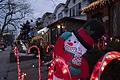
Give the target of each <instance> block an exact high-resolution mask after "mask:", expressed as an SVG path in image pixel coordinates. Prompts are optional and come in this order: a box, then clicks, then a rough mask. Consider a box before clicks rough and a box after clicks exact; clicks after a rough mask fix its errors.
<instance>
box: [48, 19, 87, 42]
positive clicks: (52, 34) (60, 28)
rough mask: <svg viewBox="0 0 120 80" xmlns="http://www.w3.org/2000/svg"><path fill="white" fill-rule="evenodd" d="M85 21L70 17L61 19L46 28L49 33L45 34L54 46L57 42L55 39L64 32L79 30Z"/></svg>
mask: <svg viewBox="0 0 120 80" xmlns="http://www.w3.org/2000/svg"><path fill="white" fill-rule="evenodd" d="M85 22H86V21H85V20H80V19H74V18H70V17H64V18H62V19H59V20H58V21H56V22H54V23H52V24H51V25H49V26H48V28H49V31H48V33H47V35H48V41H49V42H51V43H52V44H54V43H55V42H56V40H57V38H58V37H59V36H60V35H61V34H62V33H63V32H65V31H69V32H71V31H73V30H77V29H78V28H80V27H81V26H82V25H83V24H84V23H85Z"/></svg>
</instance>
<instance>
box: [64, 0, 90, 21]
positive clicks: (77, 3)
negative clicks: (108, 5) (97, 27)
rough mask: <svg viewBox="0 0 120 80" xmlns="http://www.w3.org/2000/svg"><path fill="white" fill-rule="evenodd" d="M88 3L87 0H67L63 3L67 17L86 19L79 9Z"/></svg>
mask: <svg viewBox="0 0 120 80" xmlns="http://www.w3.org/2000/svg"><path fill="white" fill-rule="evenodd" d="M88 3H89V1H88V0H67V1H66V5H65V13H66V14H67V17H72V18H75V19H82V20H87V16H86V14H81V12H80V9H81V8H83V7H85V6H87V5H88Z"/></svg>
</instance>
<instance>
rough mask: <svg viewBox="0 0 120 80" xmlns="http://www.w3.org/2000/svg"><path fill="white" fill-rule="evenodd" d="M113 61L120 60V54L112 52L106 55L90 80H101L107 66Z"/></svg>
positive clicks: (97, 65) (96, 66)
mask: <svg viewBox="0 0 120 80" xmlns="http://www.w3.org/2000/svg"><path fill="white" fill-rule="evenodd" d="M113 59H118V60H120V52H116V51H112V52H108V53H107V54H105V55H104V56H103V57H101V59H100V60H99V61H98V62H97V64H96V65H95V67H94V69H93V72H92V75H91V78H90V80H100V76H101V74H102V72H103V70H104V69H105V67H106V66H107V64H108V63H109V62H110V61H112V60H113Z"/></svg>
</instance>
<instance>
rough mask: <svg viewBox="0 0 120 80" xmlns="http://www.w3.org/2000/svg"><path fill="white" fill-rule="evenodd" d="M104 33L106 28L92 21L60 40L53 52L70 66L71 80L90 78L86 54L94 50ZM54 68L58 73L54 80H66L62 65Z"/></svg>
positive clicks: (66, 33)
mask: <svg viewBox="0 0 120 80" xmlns="http://www.w3.org/2000/svg"><path fill="white" fill-rule="evenodd" d="M104 32H105V31H104V27H103V26H102V24H101V23H100V22H99V21H96V20H90V21H88V22H87V23H86V24H85V25H84V26H83V27H81V28H79V29H78V30H77V31H73V32H65V33H63V34H62V35H61V36H60V37H59V38H58V40H57V42H56V44H55V47H54V50H53V51H54V52H55V54H56V56H57V57H61V58H63V59H64V61H65V63H66V64H67V65H68V69H69V72H70V75H71V80H77V79H86V78H88V76H89V65H88V63H87V59H86V57H85V55H87V54H86V52H87V51H89V50H91V49H92V46H93V45H94V42H95V41H97V40H98V39H99V38H101V37H102V36H103V34H104ZM88 54H89V53H88ZM54 68H55V69H56V71H55V72H53V73H52V74H51V75H52V76H53V77H52V78H53V80H56V79H58V80H59V79H60V80H64V76H63V72H62V71H59V69H62V67H61V65H59V64H56V66H55V67H54ZM65 80H66V79H65ZM68 80H69V79H68Z"/></svg>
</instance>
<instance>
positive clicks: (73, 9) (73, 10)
mask: <svg viewBox="0 0 120 80" xmlns="http://www.w3.org/2000/svg"><path fill="white" fill-rule="evenodd" d="M72 16H75V7H73V8H72Z"/></svg>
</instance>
